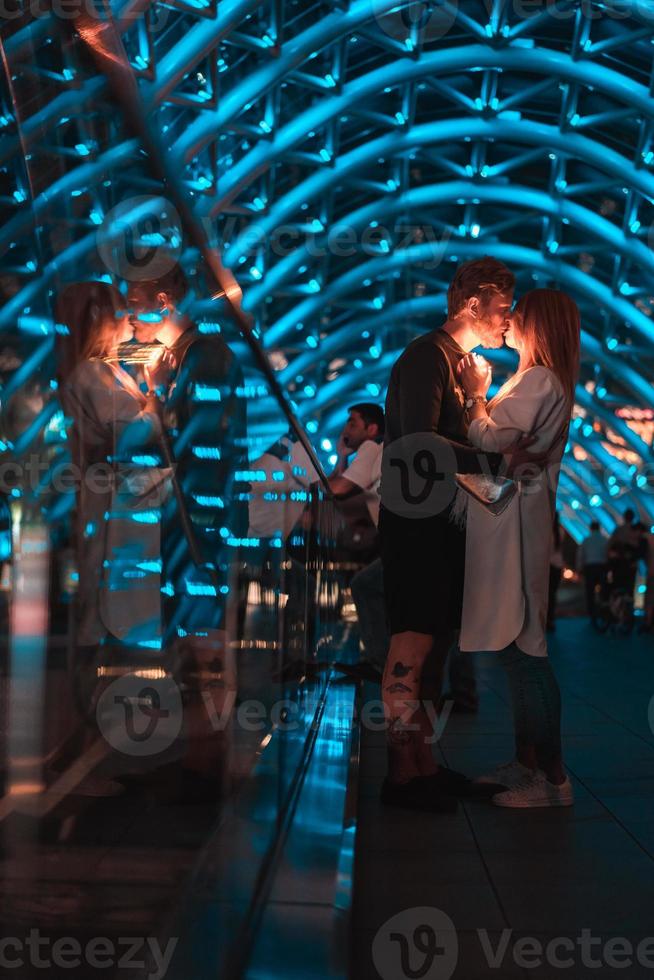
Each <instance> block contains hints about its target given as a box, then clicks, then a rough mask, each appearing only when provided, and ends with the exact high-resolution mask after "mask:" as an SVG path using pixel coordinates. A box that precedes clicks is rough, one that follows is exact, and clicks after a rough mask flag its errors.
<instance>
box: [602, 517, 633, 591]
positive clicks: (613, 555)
mask: <svg viewBox="0 0 654 980" xmlns="http://www.w3.org/2000/svg"><path fill="white" fill-rule="evenodd" d="M635 518H636V514H635V513H634V511H633V510H632V509H631V508H630V507H629V508H628V509H627V510H626V511H625V512H624V523H623V524H621V525H620V527H617V528H616V529H615V531H614V532H613V534H612V535H611V537H610V538H609V570H610V572H611V578H612V585H613V588H614V589H624V590H625V591H626V592H628V593H629V595H630V596H633V593H634V588H635V585H636V573H637V571H638V557H639V537H640V535H639V533H638V530H637V529H636V528H635V527H634V521H635Z"/></svg>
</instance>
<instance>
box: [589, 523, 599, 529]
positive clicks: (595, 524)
mask: <svg viewBox="0 0 654 980" xmlns="http://www.w3.org/2000/svg"><path fill="white" fill-rule="evenodd" d="M590 529H591V531H599V529H600V522H599V521H591V522H590Z"/></svg>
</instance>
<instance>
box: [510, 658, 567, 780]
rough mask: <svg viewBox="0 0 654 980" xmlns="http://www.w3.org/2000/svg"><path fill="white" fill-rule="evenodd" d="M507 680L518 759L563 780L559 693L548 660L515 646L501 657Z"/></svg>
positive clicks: (550, 776) (551, 777) (553, 778)
mask: <svg viewBox="0 0 654 980" xmlns="http://www.w3.org/2000/svg"><path fill="white" fill-rule="evenodd" d="M500 660H501V662H502V664H503V665H504V667H505V669H506V671H507V676H508V680H509V688H510V691H511V701H512V704H513V713H514V719H515V733H516V752H517V756H518V760H519V761H520V762H521V763H522V764H523V765H525V766H529V768H531V769H534V768H539V769H542V770H543V772H544V773H545V775H546V776H547V778H548V779H549V780H550V782H552V783H556V784H557V785H560V784H561V783H563V782H564V781H565V778H566V776H565V770H564V769H563V757H562V751H561V692H560V690H559V685H558V683H557V680H556V677H555V676H554V671H553V670H552V665H551V663H550V661H549V659H548V658H547V657H530V656H529V655H528V654H526V653H523V652H522V650H520V649H519V648H518V647H517V646H516V645H515V643H513V644H511V646H510V647H508V648H507V649H506V650H504V651H502V653H501V654H500Z"/></svg>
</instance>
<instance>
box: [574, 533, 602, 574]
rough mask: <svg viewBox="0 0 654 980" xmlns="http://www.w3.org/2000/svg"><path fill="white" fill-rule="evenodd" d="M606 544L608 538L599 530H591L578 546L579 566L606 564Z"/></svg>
mask: <svg viewBox="0 0 654 980" xmlns="http://www.w3.org/2000/svg"><path fill="white" fill-rule="evenodd" d="M608 546H609V543H608V540H607V539H606V538H605V537H604V535H603V534H602V532H601V531H591V533H590V534H589V535H588V537H587V538H586V539H585V540H584V541H582V542H581V545H580V546H579V568H583V567H584V565H606V562H607V560H608Z"/></svg>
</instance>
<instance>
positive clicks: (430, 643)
mask: <svg viewBox="0 0 654 980" xmlns="http://www.w3.org/2000/svg"><path fill="white" fill-rule="evenodd" d="M451 641H452V636H451V634H447V635H445V636H443V637H442V638H437V639H436V640H435V638H434V637H433V636H431V635H428V634H426V633H416V632H413V631H406V632H404V633H395V634H394V635H393V636H392V637H391V644H390V650H389V653H388V658H387V661H386V668H385V670H384V677H383V680H382V697H383V700H384V708H385V712H386V721H387V726H388V728H387V732H388V760H389V778H390V779H391V781H392V782H396V783H406V782H408V781H409V780H411V779H414V778H415V777H416V776H428V775H432V774H433V773H436V772H437V771H438V764H437V763H436V761H435V759H434V756H433V743H432V741H431V738H432V737H433V725H432V723H431V722H430V721H429V717H428V715H427V713H426V712H425V709H424V707H423V705H422V703H421V696H422V680H423V669H424V666H425V662H426V660H427V658H428V657H430V654H431V657H430V663H431V664H432V668H431V670H432V672H431V676H430V687H432V686H433V684H434V682H435V680H436V674H437V673H438V672H440V676H441V678H442V672H443V667H444V665H445V660H446V658H447V652H448V650H449V648H450V645H451ZM430 693H431V692H430Z"/></svg>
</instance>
